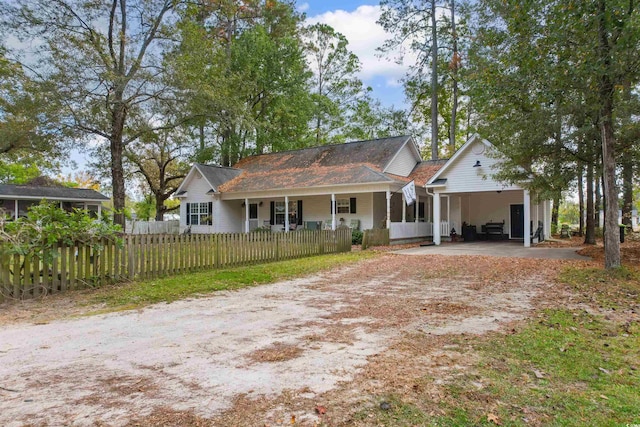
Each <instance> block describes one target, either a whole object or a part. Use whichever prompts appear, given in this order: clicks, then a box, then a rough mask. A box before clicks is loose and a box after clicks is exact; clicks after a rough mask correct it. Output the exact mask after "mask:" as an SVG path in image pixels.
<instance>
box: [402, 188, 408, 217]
mask: <svg viewBox="0 0 640 427" xmlns="http://www.w3.org/2000/svg"><path fill="white" fill-rule="evenodd" d="M402 222H407V200H406V199H405V198H404V193H403V194H402Z"/></svg>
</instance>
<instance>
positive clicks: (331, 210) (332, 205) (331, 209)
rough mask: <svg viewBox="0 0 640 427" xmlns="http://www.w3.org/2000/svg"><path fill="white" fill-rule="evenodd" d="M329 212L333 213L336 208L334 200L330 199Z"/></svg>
mask: <svg viewBox="0 0 640 427" xmlns="http://www.w3.org/2000/svg"><path fill="white" fill-rule="evenodd" d="M329 203H330V204H329V214H330V215H333V212H334V210H335V207H334V204H333V200H329Z"/></svg>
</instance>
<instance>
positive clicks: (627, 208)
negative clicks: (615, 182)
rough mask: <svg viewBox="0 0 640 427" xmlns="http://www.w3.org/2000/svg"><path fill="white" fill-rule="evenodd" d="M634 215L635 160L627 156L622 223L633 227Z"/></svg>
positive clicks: (624, 174)
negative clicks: (632, 219)
mask: <svg viewBox="0 0 640 427" xmlns="http://www.w3.org/2000/svg"><path fill="white" fill-rule="evenodd" d="M632 215H633V162H632V161H631V160H630V159H629V158H626V159H625V160H624V161H623V163H622V223H623V224H624V225H626V226H629V227H631V226H632V221H631V217H632Z"/></svg>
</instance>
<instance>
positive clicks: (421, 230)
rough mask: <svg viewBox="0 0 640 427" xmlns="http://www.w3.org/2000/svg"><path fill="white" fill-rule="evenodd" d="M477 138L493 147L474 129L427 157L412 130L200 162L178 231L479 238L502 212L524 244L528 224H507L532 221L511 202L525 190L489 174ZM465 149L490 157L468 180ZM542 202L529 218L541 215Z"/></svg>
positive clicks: (184, 192) (181, 192) (185, 191)
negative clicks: (347, 231) (445, 156)
mask: <svg viewBox="0 0 640 427" xmlns="http://www.w3.org/2000/svg"><path fill="white" fill-rule="evenodd" d="M478 142H480V144H482V146H483V147H486V148H487V149H489V147H491V144H489V143H488V142H486V141H482V140H480V139H479V138H477V137H474V138H472V139H471V140H470V141H469V142H467V143H466V144H465V145H464V146H463V147H462V148H461V149H460V150H459V151H458V152H456V154H455V155H454V156H453V157H452V158H451V160H449V161H447V160H437V161H430V160H427V161H424V160H422V158H421V155H420V151H419V150H418V148H417V146H416V144H415V142H414V140H413V138H411V137H410V136H399V137H393V138H383V139H377V140H370V141H356V142H350V143H346V144H337V145H329V146H322V147H312V148H306V149H301V150H293V151H286V152H279V153H269V154H263V155H258V156H251V157H247V158H245V159H242V160H241V161H239V162H238V163H237V164H236V165H234V167H232V168H228V167H221V166H208V165H202V164H196V165H194V166H193V167H192V168H191V171H190V172H189V174H188V175H187V177H186V178H185V180H184V181H183V182H182V184H181V185H180V187H179V188H178V190H177V191H176V197H178V198H180V200H181V206H180V218H181V219H180V221H181V229H182V230H185V229H187V228H189V229H190V230H191V232H192V233H221V232H246V231H251V230H254V229H256V228H258V227H269V228H271V229H272V230H273V231H284V232H289V231H292V230H296V229H299V228H318V227H322V228H330V229H335V228H336V227H339V226H341V225H342V226H349V227H352V228H359V229H361V230H362V229H370V228H388V229H389V232H390V238H391V240H392V241H395V242H400V241H406V240H409V239H424V238H428V237H433V239H434V241H435V242H436V243H437V244H439V243H440V242H441V240H442V239H443V238H446V239H448V238H449V237H450V233H451V229H452V228H455V229H456V231H457V234H458V235H460V234H462V231H463V230H462V228H461V226H462V223H463V222H466V224H469V225H472V224H478V230H477V232H476V233H475V234H474V237H477V238H483V237H489V236H490V235H491V236H492V237H495V233H493V234H492V232H494V231H495V230H494V229H493V228H491V227H490V229H489V232H488V233H483V229H482V227H481V225H485V223H493V222H494V221H495V222H498V221H501V220H502V219H503V218H504V220H505V224H507V227H506V228H505V230H507V231H508V232H505V234H504V235H503V234H502V233H500V237H501V238H502V237H505V238H513V239H523V240H524V242H525V245H528V244H529V242H530V240H529V239H530V237H531V236H525V235H524V234H525V233H524V226H522V227H521V228H522V231H523V232H520V233H519V232H518V229H517V228H515V229H514V230H511V229H510V228H508V227H509V226H510V225H511V223H513V224H519V223H521V222H522V221H525V220H526V218H525V216H526V215H524V214H522V215H521V218H520V217H514V220H513V221H512V220H511V218H510V217H509V214H510V209H511V205H524V204H525V197H524V194H525V193H526V194H527V195H528V192H525V191H524V190H523V189H521V188H519V187H517V186H510V187H508V188H507V187H504V186H502V185H501V184H499V183H496V182H493V181H492V179H491V178H490V170H491V168H490V166H491V164H493V163H495V162H496V160H494V159H491V158H489V157H486V156H485V152H484V151H482V152H480V150H479V149H474V150H471V149H470V147H475V146H476V144H477V143H478ZM469 156H472V157H473V156H475V157H473V161H474V162H475V160H476V158H477V159H479V160H481V161H482V162H484V163H482V165H483V166H481V167H480V168H479V169H478V168H472V169H470V171H471V172H473V173H472V174H471V178H472V179H471V180H470V179H469V178H470V177H469V173H466V171H464V168H463V167H462V164H463V163H465V162H467V161H470V160H471V159H468V157H469ZM478 156H480V157H478ZM472 166H473V164H472ZM478 171H482V172H483V173H486V174H487V177H486V178H485V177H484V175H483V176H480V175H479V174H478ZM476 181H477V182H476ZM410 182H414V183H415V189H416V200H415V202H414V203H412V204H410V205H407V203H405V199H404V197H405V196H404V194H403V192H402V188H403V187H404V186H405V185H407V184H408V183H410ZM502 193H504V194H502ZM517 194H519V196H517ZM527 200H529V202H527V206H529V209H530V210H531V209H532V208H531V203H530V199H527ZM498 204H499V205H500V206H501V207H500V208H498V206H497V205H498ZM482 206H485V208H481V207H482ZM534 206H537V204H535V205H534ZM547 209H548V205H547ZM542 210H543V209H542V208H537V210H536V212H538V213H537V214H535V215H534V216H531V213H529V216H528V217H529V218H535V219H538V218H540V220H542V219H543V216H542V214H541V213H540V212H542ZM547 222H548V220H547ZM434 224H437V226H436V227H435V228H434ZM536 224H537V222H536ZM534 228H536V227H534ZM468 230H470V229H468V228H465V231H468ZM536 230H537V228H536ZM467 234H468V236H467V238H472V236H471V234H469V233H467ZM532 234H533V233H532ZM544 234H545V235H548V232H545V233H544ZM538 235H539V236H540V237H542V233H538Z"/></svg>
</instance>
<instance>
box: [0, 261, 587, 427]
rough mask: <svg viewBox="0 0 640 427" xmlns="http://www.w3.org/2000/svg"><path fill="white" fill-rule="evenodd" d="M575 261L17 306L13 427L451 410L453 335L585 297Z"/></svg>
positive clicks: (1, 370)
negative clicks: (429, 402) (558, 280)
mask: <svg viewBox="0 0 640 427" xmlns="http://www.w3.org/2000/svg"><path fill="white" fill-rule="evenodd" d="M301 262H303V261H301ZM568 263H577V264H586V262H585V261H567V260H545V261H544V268H541V261H540V260H530V259H515V258H513V259H509V260H508V262H507V261H505V259H504V258H494V257H487V256H456V257H448V256H442V255H433V256H402V255H393V254H385V255H381V256H380V257H377V258H374V259H371V260H367V261H362V262H360V263H358V264H355V265H352V266H349V267H344V268H339V269H336V270H335V271H331V272H326V273H323V274H320V275H316V276H312V277H307V278H301V279H297V280H292V281H287V282H280V283H276V284H272V285H265V286H259V287H254V288H249V289H243V290H239V291H234V292H220V293H216V294H214V295H212V296H207V297H202V298H193V299H188V300H184V301H179V302H174V303H171V304H160V305H155V306H151V307H148V308H145V309H142V310H136V311H129V312H121V313H112V314H107V315H99V316H91V317H83V318H76V319H73V318H68V315H69V314H77V313H78V312H80V311H81V310H80V309H78V308H77V307H76V306H75V305H74V304H71V303H69V302H68V298H69V297H66V296H58V297H55V298H52V299H51V300H50V302H49V303H48V304H45V305H43V304H41V303H40V304H37V303H34V304H32V305H31V309H29V305H28V304H27V305H26V306H21V305H19V304H18V305H16V306H14V307H12V308H10V309H8V310H7V311H6V312H5V313H4V314H2V315H0V325H2V330H0V425H4V426H22V425H34V426H38V425H56V426H57V425H79V426H82V425H108V426H125V425H130V426H135V425H141V426H144V425H192V426H207V425H224V426H226V425H238V426H246V425H249V426H265V425H269V426H273V425H291V424H295V425H305V426H306V425H309V426H312V425H319V424H324V425H367V421H366V417H365V418H364V419H362V418H361V417H359V418H357V419H356V418H353V415H354V414H355V413H356V412H357V413H360V414H361V413H362V412H363V411H364V412H365V413H366V411H367V408H370V407H373V406H374V405H377V404H378V403H379V402H377V401H376V399H377V398H378V397H379V396H383V395H384V394H385V393H389V392H391V391H393V393H405V392H406V394H407V395H410V394H411V392H412V390H413V391H415V390H417V389H420V390H421V393H422V394H423V395H424V393H425V391H426V392H427V393H431V396H432V399H433V402H434V411H437V402H438V399H439V395H438V382H439V381H445V380H446V377H447V376H448V375H455V372H456V371H459V370H460V369H465V366H468V365H469V364H471V363H472V362H473V361H472V360H469V359H466V358H465V357H462V356H461V355H462V352H460V351H459V349H458V348H457V346H458V344H456V345H454V344H451V342H450V337H451V336H452V334H455V335H458V336H459V335H460V334H466V335H469V336H471V335H473V334H483V333H485V332H487V331H492V330H499V329H502V330H505V331H507V330H509V329H510V328H511V327H512V325H513V324H514V322H517V321H518V320H520V319H523V318H525V317H527V316H529V315H531V314H532V312H533V311H535V310H537V309H538V308H540V307H544V306H546V305H548V304H551V303H557V301H559V300H570V295H568V294H567V290H566V289H565V288H563V287H562V286H558V285H557V284H555V283H554V282H553V280H552V277H553V275H554V273H555V272H557V271H558V269H560V268H562V267H563V266H564V265H567V264H568ZM25 307H27V308H25ZM34 322H35V324H34ZM467 357H468V356H467ZM424 378H435V380H433V381H425V380H424Z"/></svg>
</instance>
